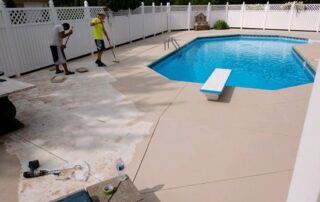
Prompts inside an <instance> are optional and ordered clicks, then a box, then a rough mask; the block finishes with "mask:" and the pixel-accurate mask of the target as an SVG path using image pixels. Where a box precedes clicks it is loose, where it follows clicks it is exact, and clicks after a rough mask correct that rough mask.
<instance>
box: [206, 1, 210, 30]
mask: <svg viewBox="0 0 320 202" xmlns="http://www.w3.org/2000/svg"><path fill="white" fill-rule="evenodd" d="M210 15H211V3H210V2H208V6H207V21H208V24H209V27H211V26H210Z"/></svg>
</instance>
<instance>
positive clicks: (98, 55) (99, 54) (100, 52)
mask: <svg viewBox="0 0 320 202" xmlns="http://www.w3.org/2000/svg"><path fill="white" fill-rule="evenodd" d="M101 56H102V51H101V50H99V51H98V53H97V61H100V62H101Z"/></svg>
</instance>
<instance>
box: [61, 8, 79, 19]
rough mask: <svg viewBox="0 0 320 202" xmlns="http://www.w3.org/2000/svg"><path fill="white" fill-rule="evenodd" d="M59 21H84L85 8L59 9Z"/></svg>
mask: <svg viewBox="0 0 320 202" xmlns="http://www.w3.org/2000/svg"><path fill="white" fill-rule="evenodd" d="M56 11H57V16H58V20H59V21H66V20H82V19H84V8H57V9H56Z"/></svg>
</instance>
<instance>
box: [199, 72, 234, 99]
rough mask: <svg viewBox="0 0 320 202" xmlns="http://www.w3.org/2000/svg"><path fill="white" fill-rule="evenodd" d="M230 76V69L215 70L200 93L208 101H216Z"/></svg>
mask: <svg viewBox="0 0 320 202" xmlns="http://www.w3.org/2000/svg"><path fill="white" fill-rule="evenodd" d="M230 74H231V69H221V68H216V69H215V70H214V71H213V72H212V74H211V75H210V77H209V78H208V80H207V81H206V82H205V84H204V85H203V86H202V88H201V89H200V91H201V92H202V93H203V94H205V96H206V97H207V99H208V100H218V99H219V95H220V94H222V92H223V89H224V87H225V85H226V83H227V81H228V78H229V76H230Z"/></svg>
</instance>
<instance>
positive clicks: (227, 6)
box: [226, 2, 229, 23]
mask: <svg viewBox="0 0 320 202" xmlns="http://www.w3.org/2000/svg"><path fill="white" fill-rule="evenodd" d="M228 14H229V2H227V3H226V22H227V23H228V16H229V15H228Z"/></svg>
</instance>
